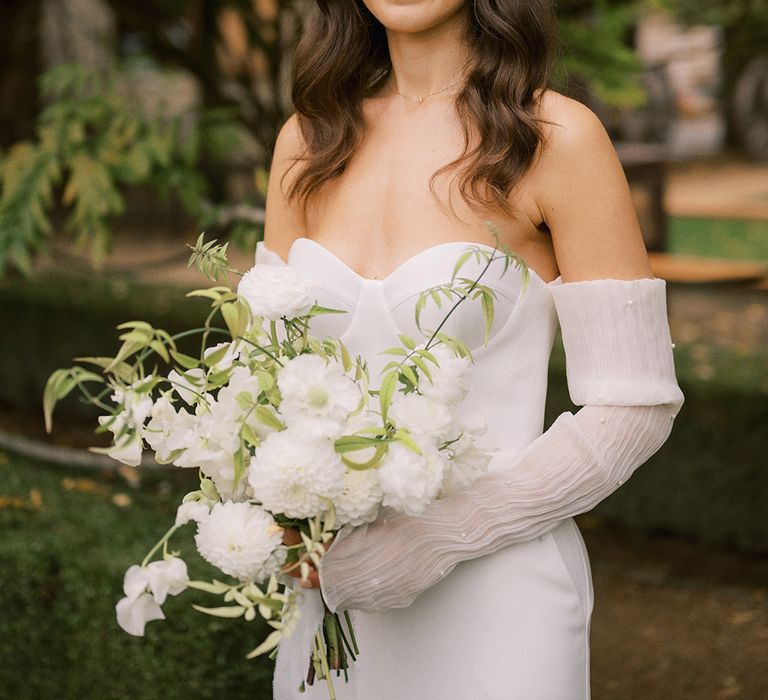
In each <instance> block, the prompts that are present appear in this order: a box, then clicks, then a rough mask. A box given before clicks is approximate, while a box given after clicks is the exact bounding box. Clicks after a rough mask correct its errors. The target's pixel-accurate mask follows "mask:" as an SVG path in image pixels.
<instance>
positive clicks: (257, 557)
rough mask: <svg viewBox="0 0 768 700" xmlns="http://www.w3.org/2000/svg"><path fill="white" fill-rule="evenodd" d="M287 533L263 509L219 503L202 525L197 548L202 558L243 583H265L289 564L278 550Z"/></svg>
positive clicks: (198, 528) (196, 542)
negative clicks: (284, 534) (286, 563)
mask: <svg viewBox="0 0 768 700" xmlns="http://www.w3.org/2000/svg"><path fill="white" fill-rule="evenodd" d="M282 538H283V530H282V528H280V527H278V525H277V523H275V520H274V518H273V517H272V516H271V515H270V514H269V513H267V512H266V511H265V510H264V509H263V508H259V507H258V506H255V505H253V504H251V503H246V502H242V503H235V502H233V501H226V502H224V503H215V504H214V506H213V508H212V509H211V514H210V515H209V516H208V517H207V518H205V519H204V520H202V521H201V522H199V523H198V525H197V534H196V535H195V545H196V547H197V551H198V552H200V556H202V557H203V559H205V560H206V561H207V562H209V563H211V564H213V565H214V566H215V567H217V568H219V569H221V571H223V572H224V573H225V574H228V575H229V576H233V577H235V578H236V579H239V580H240V581H256V582H257V583H258V582H261V581H263V580H264V579H266V578H268V577H269V576H271V575H272V574H274V573H277V572H278V571H279V569H280V567H281V566H282V564H283V563H284V561H285V549H282V548H280V549H278V547H279V546H280V544H281V542H282Z"/></svg>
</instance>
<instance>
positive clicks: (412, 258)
mask: <svg viewBox="0 0 768 700" xmlns="http://www.w3.org/2000/svg"><path fill="white" fill-rule="evenodd" d="M299 241H308V242H309V243H311V244H312V245H314V246H316V247H317V248H320V249H321V250H323V251H325V253H327V254H328V255H329V256H330V257H332V258H334V259H335V260H336V261H337V262H338V263H339V264H340V265H341V266H342V267H343V268H345V269H346V270H347V271H348V272H349V273H351V274H352V275H353V276H354V277H355V278H356V279H357V280H359V281H360V282H366V283H379V284H384V283H385V282H387V281H388V280H390V279H392V278H393V277H395V276H396V275H397V274H398V273H399V272H400V271H401V270H402V269H403V268H405V267H406V266H407V265H410V264H413V263H414V262H415V261H416V260H417V259H419V258H421V257H423V256H424V255H426V254H427V253H431V252H432V251H435V250H438V249H440V248H446V247H451V246H465V247H466V246H480V247H481V248H486V249H487V250H494V248H493V246H490V245H488V244H487V243H478V242H476V241H444V242H443V243H435V244H434V245H431V246H427V247H426V248H422V249H421V250H419V251H417V252H416V253H414V254H413V255H411V256H410V257H407V258H406V259H405V260H403V261H402V262H401V263H399V264H398V265H397V266H396V267H395V268H394V269H393V270H391V271H390V272H388V273H387V274H386V275H384V276H383V277H381V278H374V277H364V276H363V275H361V274H360V273H359V272H357V271H356V270H354V269H353V268H352V267H350V266H349V265H348V264H347V263H346V262H344V260H342V258H340V257H339V256H338V255H336V253H334V252H333V251H332V250H331V249H330V248H328V247H327V246H325V245H324V244H322V243H320V242H319V241H316V240H315V239H314V238H310V237H309V236H298V237H297V238H294V239H293V241H292V242H291V245H290V246H289V248H288V260H290V257H291V252H292V251H293V249H294V246H295V245H296V244H297V243H298V242H299ZM526 268H527V270H528V272H529V273H530V276H531V277H532V278H533V279H535V280H537V281H538V282H539V283H540V284H542V285H545V286H547V287H551V286H555V285H556V284H559V283H560V282H559V280H561V279H562V275H558V276H557V277H555V279H553V280H552V281H550V282H547V281H546V280H544V279H543V278H542V277H541V276H540V275H539V273H538V272H536V270H534V269H533V268H532V267H530V266H529V265H528V264H527V263H526Z"/></svg>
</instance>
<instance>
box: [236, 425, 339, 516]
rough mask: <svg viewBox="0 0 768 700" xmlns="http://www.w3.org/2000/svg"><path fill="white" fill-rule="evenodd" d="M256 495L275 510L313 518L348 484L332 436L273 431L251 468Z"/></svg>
mask: <svg viewBox="0 0 768 700" xmlns="http://www.w3.org/2000/svg"><path fill="white" fill-rule="evenodd" d="M248 482H249V483H250V485H251V488H252V489H253V495H254V498H256V499H257V500H258V501H260V502H261V503H262V505H263V506H264V508H266V509H267V510H269V511H270V512H272V513H284V514H285V515H287V516H288V517H289V518H312V517H314V516H316V515H319V514H320V513H323V512H325V511H326V510H327V509H328V505H327V502H326V501H327V499H333V498H335V497H336V496H338V495H339V494H340V493H341V491H342V489H343V487H344V464H343V463H342V461H341V458H340V456H339V454H338V453H337V452H336V450H335V449H334V448H333V444H332V443H331V441H330V440H329V439H325V438H317V437H313V436H311V435H307V434H306V433H302V432H301V431H299V430H297V429H294V428H286V429H285V430H282V431H280V432H278V433H272V434H271V435H270V436H269V437H267V439H266V440H264V442H262V443H261V444H260V445H259V446H258V447H257V448H256V452H255V454H254V456H253V457H252V459H251V464H250V467H249V469H248Z"/></svg>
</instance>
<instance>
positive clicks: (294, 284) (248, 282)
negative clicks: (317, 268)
mask: <svg viewBox="0 0 768 700" xmlns="http://www.w3.org/2000/svg"><path fill="white" fill-rule="evenodd" d="M237 293H238V294H240V295H241V296H242V297H243V298H244V299H245V300H246V302H248V306H250V307H251V312H252V313H253V315H254V316H260V317H261V318H265V319H267V320H269V321H277V320H278V319H280V318H281V317H283V316H285V317H286V318H288V319H291V318H296V317H297V316H303V315H304V314H307V313H309V310H310V309H311V308H312V306H313V305H314V299H313V297H312V282H310V281H309V280H307V279H305V278H303V277H300V276H299V275H298V274H297V273H296V271H295V270H293V269H292V268H290V267H287V266H285V265H267V264H262V263H257V264H256V265H254V266H253V267H252V268H251V269H250V270H248V272H246V273H245V274H244V275H243V276H242V278H241V279H240V283H239V284H238V285H237Z"/></svg>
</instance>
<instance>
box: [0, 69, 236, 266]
mask: <svg viewBox="0 0 768 700" xmlns="http://www.w3.org/2000/svg"><path fill="white" fill-rule="evenodd" d="M40 89H41V93H42V95H43V98H44V99H45V101H46V102H47V103H48V105H49V106H48V107H46V108H45V109H44V110H43V111H42V112H41V114H40V116H39V118H38V122H37V129H36V132H37V137H36V139H35V140H34V141H30V142H22V143H19V144H16V145H15V146H13V147H12V148H11V149H10V150H9V152H8V153H7V154H5V155H4V157H3V158H2V160H0V193H1V194H0V273H2V272H3V271H4V269H5V268H6V267H8V266H13V267H15V268H17V269H19V270H21V271H23V272H26V273H29V272H30V269H31V256H32V254H33V253H35V252H37V251H44V250H45V249H46V247H47V242H48V238H49V236H50V234H51V231H52V229H53V224H52V219H53V217H54V215H55V213H56V208H57V207H61V208H63V209H64V210H65V211H66V212H67V215H68V216H67V220H66V224H65V228H66V229H67V230H68V231H69V232H70V233H72V234H74V235H75V237H76V241H77V243H78V244H79V245H81V246H82V245H86V244H88V245H89V246H90V249H91V253H92V257H93V260H94V262H95V263H96V264H97V265H98V264H99V263H100V262H101V261H102V259H103V257H104V255H105V254H106V253H107V252H108V250H109V247H110V243H111V225H112V223H113V221H114V220H115V218H116V217H118V216H119V215H120V214H122V213H123V212H124V210H125V198H124V192H125V190H126V188H129V187H132V186H137V185H145V186H149V187H151V188H153V189H154V190H155V191H156V192H157V193H158V196H167V195H168V194H169V193H171V192H173V193H175V194H176V195H177V196H178V197H179V199H180V201H181V203H182V204H183V206H184V207H185V209H186V210H187V211H188V212H189V213H190V214H192V215H194V216H202V215H203V214H204V212H205V208H206V205H205V200H204V197H205V194H206V187H205V181H204V180H203V178H202V176H201V175H200V172H199V162H200V158H201V143H202V142H203V141H205V144H206V149H207V152H208V153H211V152H214V153H217V154H218V155H219V156H222V155H224V154H225V153H227V152H230V151H231V150H232V149H233V147H234V146H235V145H236V140H235V136H234V131H233V128H232V126H231V119H230V115H229V114H228V113H226V112H222V111H221V110H218V111H215V112H211V113H207V114H205V115H204V116H203V117H202V118H200V119H198V120H197V121H196V122H194V123H187V122H189V120H188V119H187V120H186V121H185V119H184V118H183V117H169V116H163V115H160V116H148V115H147V114H144V113H143V112H142V111H141V110H140V109H139V107H137V105H136V103H135V101H132V100H131V99H130V98H129V97H128V96H126V95H123V94H121V93H120V92H119V91H118V88H117V84H116V76H114V75H104V74H98V73H96V72H94V71H91V70H87V69H85V68H82V67H79V66H73V65H65V66H60V67H58V68H54V69H53V70H51V71H49V72H47V73H45V74H43V76H42V77H41V79H40Z"/></svg>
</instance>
